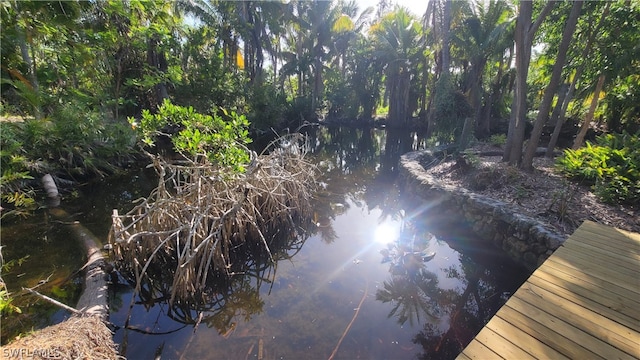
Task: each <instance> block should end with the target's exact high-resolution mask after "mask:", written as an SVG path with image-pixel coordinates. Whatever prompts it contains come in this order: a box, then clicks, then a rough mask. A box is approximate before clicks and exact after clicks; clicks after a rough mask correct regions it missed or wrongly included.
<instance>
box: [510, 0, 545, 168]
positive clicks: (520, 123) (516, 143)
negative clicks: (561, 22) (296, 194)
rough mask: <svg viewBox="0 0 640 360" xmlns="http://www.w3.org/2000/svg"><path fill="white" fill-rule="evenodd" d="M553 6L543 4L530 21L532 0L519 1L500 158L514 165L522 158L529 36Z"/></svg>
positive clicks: (533, 33) (530, 41)
mask: <svg viewBox="0 0 640 360" xmlns="http://www.w3.org/2000/svg"><path fill="white" fill-rule="evenodd" d="M554 5H555V2H554V1H550V2H548V3H546V5H545V7H544V8H543V9H542V12H541V13H540V15H538V18H537V19H536V21H535V23H532V21H531V16H532V13H533V3H532V2H531V1H521V2H520V7H519V11H518V20H517V24H516V36H515V42H516V86H515V94H514V98H513V104H512V109H511V118H510V120H509V132H508V135H507V143H506V144H505V149H504V155H503V158H502V159H503V161H508V162H509V164H510V165H517V164H519V163H520V160H521V158H522V144H523V143H524V129H525V122H526V118H525V117H526V113H527V75H528V73H529V62H530V60H531V46H532V44H533V35H535V33H536V31H537V30H538V28H539V27H540V24H542V21H543V20H544V18H545V17H546V16H547V15H548V14H549V12H550V11H551V8H553V6H554Z"/></svg>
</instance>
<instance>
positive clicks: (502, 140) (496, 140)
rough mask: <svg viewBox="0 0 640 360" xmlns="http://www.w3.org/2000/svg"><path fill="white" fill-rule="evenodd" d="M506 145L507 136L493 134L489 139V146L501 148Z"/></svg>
mask: <svg viewBox="0 0 640 360" xmlns="http://www.w3.org/2000/svg"><path fill="white" fill-rule="evenodd" d="M506 143H507V135H506V134H493V135H491V137H490V138H489V144H491V145H494V146H502V145H504V144H506Z"/></svg>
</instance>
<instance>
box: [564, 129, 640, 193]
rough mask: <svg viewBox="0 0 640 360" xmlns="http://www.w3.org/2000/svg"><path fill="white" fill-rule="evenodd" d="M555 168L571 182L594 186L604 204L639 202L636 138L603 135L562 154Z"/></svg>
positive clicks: (639, 141) (638, 143)
mask: <svg viewBox="0 0 640 360" xmlns="http://www.w3.org/2000/svg"><path fill="white" fill-rule="evenodd" d="M556 166H557V168H558V170H559V171H560V172H561V173H563V174H565V175H566V176H567V177H569V178H571V179H579V180H582V181H586V182H587V183H588V184H591V185H593V186H594V192H595V194H596V195H597V196H598V197H599V198H600V199H602V200H603V201H605V202H608V203H629V204H634V203H638V202H640V138H639V136H638V134H635V135H630V134H628V133H623V134H606V135H602V136H599V137H598V138H597V139H596V144H595V145H594V144H591V143H589V142H587V144H586V146H585V147H583V148H580V149H578V150H571V149H568V150H565V152H564V155H563V156H562V157H560V158H559V159H558V160H557V162H556Z"/></svg>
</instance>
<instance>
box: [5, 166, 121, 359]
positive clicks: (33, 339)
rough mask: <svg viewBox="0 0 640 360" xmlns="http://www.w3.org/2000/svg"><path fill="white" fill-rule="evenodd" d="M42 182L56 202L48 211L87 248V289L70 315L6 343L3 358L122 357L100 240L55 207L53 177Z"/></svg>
mask: <svg viewBox="0 0 640 360" xmlns="http://www.w3.org/2000/svg"><path fill="white" fill-rule="evenodd" d="M43 185H44V187H45V188H46V191H47V194H48V195H49V198H50V200H51V201H52V202H50V206H51V205H52V204H53V207H51V208H50V209H49V214H50V215H51V216H52V217H54V218H55V219H56V220H60V221H62V222H63V223H64V224H65V225H64V226H67V227H68V228H69V230H70V231H71V233H72V234H73V235H74V237H75V238H76V239H77V240H78V241H79V242H80V244H81V245H82V246H83V248H84V250H85V254H86V256H87V262H86V264H85V266H84V267H83V269H84V271H85V286H84V290H83V292H82V295H81V296H80V300H79V301H78V304H77V305H76V309H77V311H72V312H73V313H74V315H73V316H72V317H71V318H69V319H67V320H65V321H63V322H61V323H59V324H56V325H52V326H48V327H46V328H44V329H41V330H38V331H36V332H34V333H32V334H29V335H27V336H25V337H22V338H19V339H17V340H14V341H13V342H11V343H10V344H8V345H6V346H3V347H2V349H1V351H0V354H2V355H1V356H2V358H12V357H16V358H25V357H29V358H33V359H52V358H55V359H118V358H120V356H119V355H118V352H117V347H116V345H115V343H114V342H113V334H112V333H111V330H110V329H109V327H108V326H107V319H108V316H109V307H108V302H107V295H108V286H107V280H106V279H107V273H106V272H105V271H104V268H105V264H106V262H105V258H104V256H103V255H102V251H101V248H102V247H101V246H100V241H99V240H98V238H97V237H96V236H95V235H94V234H93V233H92V232H91V231H89V229H87V228H86V227H84V226H83V225H82V224H80V223H79V222H77V221H73V222H70V223H69V222H68V220H69V217H70V216H69V214H68V213H67V212H66V211H64V210H63V209H60V208H57V207H55V206H57V203H56V200H59V195H58V191H57V188H56V186H55V182H54V181H53V178H52V177H51V176H45V178H43ZM62 308H65V307H64V306H62Z"/></svg>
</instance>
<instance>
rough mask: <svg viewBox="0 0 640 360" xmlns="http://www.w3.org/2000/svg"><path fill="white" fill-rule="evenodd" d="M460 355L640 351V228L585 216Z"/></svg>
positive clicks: (622, 355) (634, 355) (615, 355)
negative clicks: (630, 228)
mask: <svg viewBox="0 0 640 360" xmlns="http://www.w3.org/2000/svg"><path fill="white" fill-rule="evenodd" d="M468 351H469V352H468ZM458 358H459V359H463V360H468V359H475V358H506V359H511V358H518V359H520V358H522V359H529V358H535V359H549V358H553V359H560V358H589V359H598V358H600V359H638V358H640V234H636V233H631V232H628V231H623V230H620V229H615V228H611V227H607V226H604V225H600V224H596V223H594V222H591V221H585V222H584V223H583V224H582V225H581V226H580V227H579V228H578V229H577V230H576V231H575V232H574V234H572V235H571V236H570V237H569V239H567V240H566V241H565V243H564V244H563V245H562V246H561V247H560V248H559V249H558V250H556V251H555V252H554V253H553V254H552V255H551V256H550V257H549V258H548V259H547V260H546V261H545V262H544V263H543V264H542V265H541V266H540V267H539V268H538V269H537V270H536V271H535V272H534V273H533V274H532V275H531V276H530V277H529V279H528V280H527V282H525V284H523V285H522V286H521V287H520V288H519V289H518V291H516V292H515V293H514V294H513V296H512V297H511V298H510V299H509V300H508V301H507V303H506V304H505V305H504V306H503V307H502V308H501V309H500V310H499V311H498V313H497V314H496V315H495V316H494V317H493V318H492V319H491V320H490V321H489V323H487V325H486V326H485V327H484V328H483V329H482V330H481V331H480V332H479V333H478V335H477V336H476V338H475V339H474V340H473V341H472V342H471V343H470V344H469V346H467V348H465V349H464V350H463V352H462V353H461V354H460V356H459V357H458Z"/></svg>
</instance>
